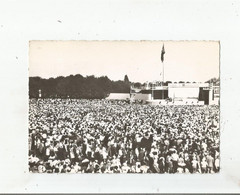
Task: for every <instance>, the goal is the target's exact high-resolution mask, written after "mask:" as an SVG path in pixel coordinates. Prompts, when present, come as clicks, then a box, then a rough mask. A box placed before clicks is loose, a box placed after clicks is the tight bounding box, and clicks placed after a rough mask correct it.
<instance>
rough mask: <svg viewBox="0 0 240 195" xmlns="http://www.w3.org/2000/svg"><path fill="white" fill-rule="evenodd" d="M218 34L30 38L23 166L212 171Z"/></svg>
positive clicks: (216, 144) (216, 140)
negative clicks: (200, 37)
mask: <svg viewBox="0 0 240 195" xmlns="http://www.w3.org/2000/svg"><path fill="white" fill-rule="evenodd" d="M219 44H220V43H219V42H216V41H30V43H29V129H28V132H29V134H28V136H29V137H28V139H29V148H28V150H29V159H28V163H29V164H28V165H29V172H32V173H101V174H103V173H131V174H133V173H144V174H149V173H157V174H163V173H165V174H177V173H193V174H194V173H201V174H205V173H218V172H219V171H220V156H221V152H220V150H219V148H220V127H219V124H220V121H219V120H220V118H219V112H220V108H219V102H220V78H219V47H220V45H219Z"/></svg>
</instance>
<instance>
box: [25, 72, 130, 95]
mask: <svg viewBox="0 0 240 195" xmlns="http://www.w3.org/2000/svg"><path fill="white" fill-rule="evenodd" d="M39 90H40V91H41V97H42V98H84V99H103V98H106V97H107V96H108V95H109V94H110V93H129V91H130V82H129V80H128V77H127V75H125V77H124V80H123V81H121V80H119V81H112V80H110V79H109V78H108V77H107V76H102V77H95V76H93V75H92V76H86V77H83V76H82V75H80V74H77V75H70V76H67V77H62V76H60V77H57V78H49V79H44V78H41V77H30V78H29V97H30V98H38V97H39Z"/></svg>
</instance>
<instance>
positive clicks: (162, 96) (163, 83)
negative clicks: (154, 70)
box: [162, 61, 164, 99]
mask: <svg viewBox="0 0 240 195" xmlns="http://www.w3.org/2000/svg"><path fill="white" fill-rule="evenodd" d="M163 86H164V61H163V62H162V99H164V90H163Z"/></svg>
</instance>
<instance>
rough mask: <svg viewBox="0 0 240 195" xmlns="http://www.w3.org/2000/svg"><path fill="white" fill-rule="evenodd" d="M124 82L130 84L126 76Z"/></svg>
mask: <svg viewBox="0 0 240 195" xmlns="http://www.w3.org/2000/svg"><path fill="white" fill-rule="evenodd" d="M124 82H125V83H126V84H129V83H130V82H129V79H128V76H127V75H125V76H124Z"/></svg>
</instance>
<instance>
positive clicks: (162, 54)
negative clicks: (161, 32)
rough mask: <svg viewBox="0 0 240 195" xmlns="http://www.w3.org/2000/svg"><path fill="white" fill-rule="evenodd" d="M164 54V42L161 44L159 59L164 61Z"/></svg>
mask: <svg viewBox="0 0 240 195" xmlns="http://www.w3.org/2000/svg"><path fill="white" fill-rule="evenodd" d="M164 54H165V49H164V44H163V46H162V53H161V61H162V62H163V61H164Z"/></svg>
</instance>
